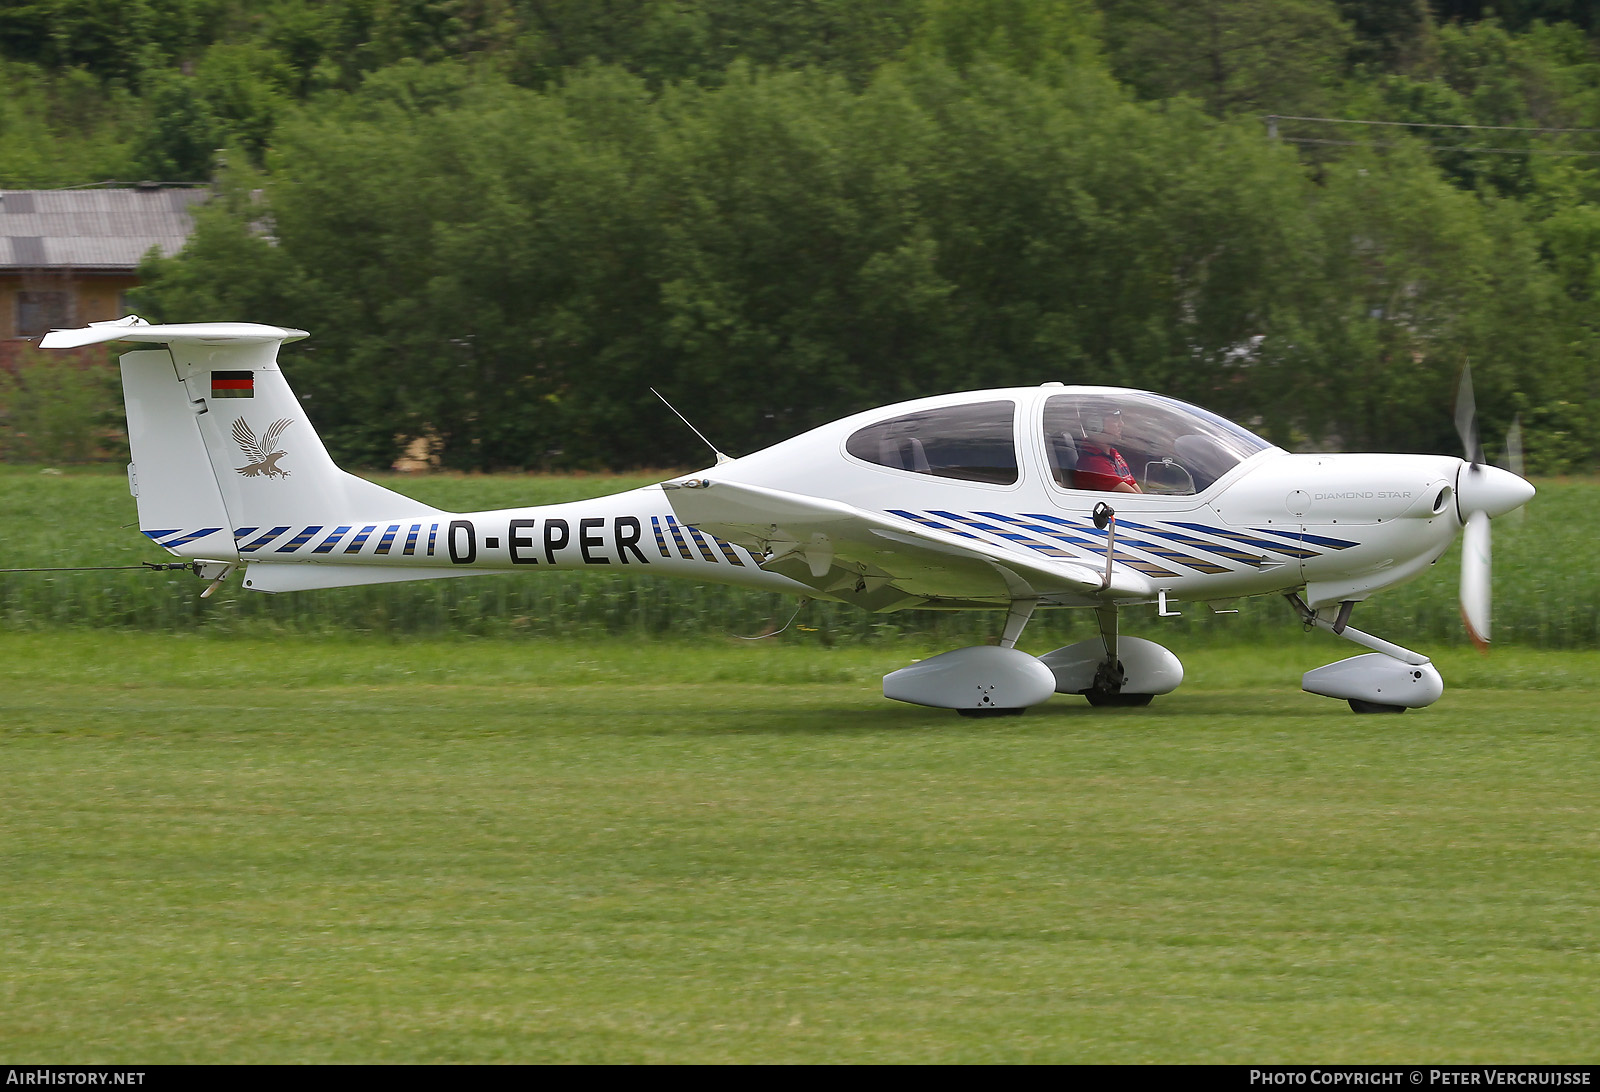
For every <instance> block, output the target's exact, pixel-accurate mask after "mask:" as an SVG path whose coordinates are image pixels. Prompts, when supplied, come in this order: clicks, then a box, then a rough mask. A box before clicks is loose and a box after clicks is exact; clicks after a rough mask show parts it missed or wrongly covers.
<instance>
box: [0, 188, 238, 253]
mask: <svg viewBox="0 0 1600 1092" xmlns="http://www.w3.org/2000/svg"><path fill="white" fill-rule="evenodd" d="M210 196H211V191H210V190H209V189H206V188H204V187H194V188H182V189H179V188H172V189H167V188H161V187H140V188H129V189H92V190H0V272H3V271H7V270H22V269H31V270H41V269H58V270H66V269H73V270H79V271H82V272H91V273H95V272H99V273H110V272H132V271H133V270H134V269H136V268H137V267H138V265H139V261H140V259H142V258H143V257H144V256H145V254H146V253H147V252H148V251H149V250H150V248H151V247H156V248H157V249H159V250H160V252H161V254H162V256H163V257H167V256H170V255H172V254H174V253H176V252H177V251H178V250H179V249H180V248H181V247H182V246H183V244H184V242H185V241H186V240H187V239H188V238H189V233H190V232H192V231H193V230H194V208H195V206H197V205H200V204H203V203H204V202H205V201H206V200H207V199H208V198H210Z"/></svg>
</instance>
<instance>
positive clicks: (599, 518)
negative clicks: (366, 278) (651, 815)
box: [41, 317, 792, 591]
mask: <svg viewBox="0 0 1600 1092" xmlns="http://www.w3.org/2000/svg"><path fill="white" fill-rule="evenodd" d="M306 336H307V335H306V334H305V332H304V331H301V330H291V329H284V328H281V327H276V326H263V325H258V324H255V323H243V322H214V323H193V324H172V325H151V324H149V323H146V322H144V321H142V320H140V319H137V318H133V317H129V318H125V319H120V320H117V321H115V322H101V323H93V324H91V325H90V326H88V327H86V328H84V329H80V330H56V331H53V332H51V333H49V334H47V335H45V337H44V340H43V341H42V342H41V344H42V346H43V347H44V348H47V349H66V348H76V347H79V346H84V345H93V344H97V343H103V342H113V341H129V342H135V343H144V344H148V345H150V346H152V348H149V349H141V350H137V351H134V352H128V353H124V354H123V356H122V359H121V367H122V387H123V393H124V396H125V399H126V403H127V415H128V442H129V446H130V449H131V452H132V456H133V461H132V462H131V463H130V464H129V466H128V481H129V488H130V490H131V491H132V492H133V495H134V496H135V498H136V499H137V501H138V509H139V529H140V531H141V532H143V533H144V534H145V535H146V536H147V537H148V538H150V539H151V541H153V542H155V543H156V544H157V545H159V546H161V547H163V548H164V549H166V550H167V551H168V552H170V553H172V554H174V555H176V556H178V557H182V558H186V559H191V560H194V561H198V562H201V563H202V568H201V571H202V572H204V573H205V574H206V575H213V576H214V575H218V574H225V573H227V572H229V571H231V570H232V569H234V568H237V567H238V566H240V565H246V566H248V567H247V569H246V573H245V578H244V583H245V586H246V587H249V588H252V589H254V590H257V591H298V590H303V589H308V588H331V587H344V586H349V585H356V584H373V583H388V582H393V581H401V580H421V579H431V578H437V577H448V576H466V575H470V574H473V573H484V572H494V571H507V570H518V571H529V570H536V569H538V568H544V569H564V568H602V567H609V568H610V569H612V570H613V571H617V570H622V569H624V567H638V568H637V569H636V570H635V571H654V572H656V573H658V574H660V575H674V576H692V577H695V578H698V579H702V580H712V581H717V582H720V583H734V584H745V585H751V586H758V587H766V588H772V589H773V590H786V591H787V590H792V589H791V588H790V587H789V586H788V585H789V584H790V582H789V581H787V580H785V579H784V578H782V577H778V576H776V575H774V574H769V573H766V572H763V571H762V570H761V569H760V568H759V567H758V566H757V562H756V559H755V558H753V557H752V556H751V555H750V554H749V553H748V552H747V551H745V550H743V549H742V548H740V547H736V546H733V545H731V544H729V543H727V542H724V541H722V540H721V539H717V538H715V537H714V536H711V535H708V534H705V533H703V532H700V531H696V530H695V529H693V528H691V527H688V526H687V525H685V524H682V523H680V522H679V521H678V520H677V518H676V517H675V516H674V514H673V510H672V507H671V506H670V505H669V504H668V503H667V501H666V498H665V496H664V494H663V493H662V492H661V489H660V487H659V486H649V487H646V488H644V489H637V490H633V491H630V492H627V493H620V494H616V495H614V496H609V497H600V498H596V499H595V500H590V501H578V502H573V503H569V504H556V505H544V506H539V507H531V508H517V509H506V510H503V511H498V512H476V513H452V512H445V511H441V510H439V509H437V508H431V507H429V506H427V505H425V504H422V503H420V502H418V501H415V500H412V499H411V498H409V497H406V496H402V495H401V494H399V493H395V492H393V491H392V490H389V489H384V488H383V487H382V486H378V485H374V484H373V483H372V482H369V481H366V480H365V479H362V478H358V477H356V476H355V475H353V474H348V473H346V472H345V471H343V470H341V469H339V467H338V466H336V465H335V464H334V462H333V459H332V458H331V457H330V456H329V455H328V452H327V449H326V448H325V447H324V446H323V444H322V440H321V438H320V437H319V436H318V435H317V433H316V430H315V429H313V428H312V427H311V423H310V422H309V421H308V420H307V418H306V414H305V411H304V410H303V409H302V408H301V406H300V402H299V400H298V399H297V398H296V397H295V395H294V392H293V391H292V390H291V389H290V388H289V384H288V382H287V381H286V380H285V379H284V376H283V373H282V372H281V371H280V370H279V368H278V347H279V346H280V345H282V344H284V343H285V342H291V341H298V340H300V339H301V338H303V337H306ZM780 585H782V586H781V587H780Z"/></svg>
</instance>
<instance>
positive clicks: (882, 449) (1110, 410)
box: [845, 387, 1272, 494]
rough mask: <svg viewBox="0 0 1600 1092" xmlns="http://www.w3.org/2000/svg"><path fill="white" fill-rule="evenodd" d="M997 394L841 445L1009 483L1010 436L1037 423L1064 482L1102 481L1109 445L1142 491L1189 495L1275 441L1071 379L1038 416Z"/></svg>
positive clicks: (1013, 452)
mask: <svg viewBox="0 0 1600 1092" xmlns="http://www.w3.org/2000/svg"><path fill="white" fill-rule="evenodd" d="M998 393H1000V392H993V393H991V394H990V395H989V396H988V397H985V398H979V399H976V400H974V401H971V402H964V403H958V404H953V405H945V406H939V407H934V408H928V409H919V410H915V411H912V412H909V413H901V414H898V415H896V416H893V417H888V418H885V419H883V420H881V421H877V422H874V423H873V424H870V425H867V426H865V427H863V428H859V429H857V430H856V431H855V432H853V433H851V435H850V436H849V438H848V439H847V440H846V441H845V450H846V451H847V452H849V454H851V455H853V456H855V457H856V458H858V459H861V460H862V461H864V462H868V463H873V464H875V465H878V466H885V467H889V468H891V469H895V470H904V471H908V472H910V473H914V474H926V475H929V476H931V477H936V478H949V479H954V480H957V481H971V482H982V483H985V484H989V485H1013V484H1015V483H1016V482H1017V481H1018V479H1019V477H1020V461H1019V453H1018V446H1017V437H1018V436H1021V435H1025V434H1026V432H1027V430H1028V428H1029V427H1038V428H1040V430H1041V433H1042V437H1041V438H1042V441H1043V450H1044V453H1045V461H1046V466H1045V467H1044V470H1045V471H1046V476H1047V477H1048V478H1049V479H1050V480H1052V481H1053V482H1054V483H1055V485H1056V486H1057V487H1059V488H1061V489H1073V490H1078V489H1082V490H1091V491H1092V490H1099V489H1104V488H1108V486H1106V485H1105V484H1104V475H1096V474H1091V473H1089V472H1088V469H1087V467H1088V466H1090V465H1091V464H1093V465H1096V466H1100V465H1103V464H1104V463H1105V462H1106V456H1107V453H1108V452H1109V453H1112V461H1113V462H1114V461H1115V459H1116V457H1120V459H1121V461H1122V464H1124V465H1125V467H1126V471H1127V474H1128V476H1129V477H1131V478H1132V479H1133V480H1134V481H1135V482H1136V483H1137V485H1138V488H1139V489H1140V490H1141V491H1143V492H1152V493H1167V494H1191V493H1199V492H1203V491H1204V490H1206V489H1208V488H1209V487H1210V486H1211V485H1212V484H1214V483H1215V482H1216V481H1217V480H1218V479H1220V478H1221V477H1222V476H1223V475H1225V474H1227V473H1228V471H1230V470H1232V469H1233V468H1234V467H1235V466H1237V465H1239V463H1241V462H1243V461H1244V460H1246V459H1248V458H1250V456H1252V455H1254V454H1255V453H1257V452H1258V451H1265V450H1268V449H1269V448H1271V447H1272V445H1271V444H1269V443H1268V442H1267V441H1266V440H1263V439H1262V438H1261V437H1259V436H1257V435H1255V434H1254V433H1252V432H1250V431H1249V430H1248V429H1245V428H1241V427H1240V426H1239V425H1236V424H1234V423H1233V422H1232V421H1229V420H1227V419H1226V418H1223V417H1219V416H1217V415H1216V414H1214V413H1211V412H1210V411H1208V410H1203V409H1201V408H1199V407H1198V406H1192V405H1189V404H1188V403H1186V402H1180V401H1178V400H1177V399H1175V398H1168V397H1166V396H1164V395H1159V394H1149V393H1146V392H1143V391H1129V390H1119V389H1111V388H1092V387H1091V388H1084V389H1081V390H1072V389H1070V388H1069V389H1068V390H1066V391H1064V392H1063V393H1060V394H1055V395H1051V396H1050V397H1048V398H1046V399H1045V400H1044V406H1043V412H1042V415H1041V416H1040V417H1039V418H1036V420H1039V421H1040V424H1039V425H1037V426H1030V425H1029V423H1028V422H1026V421H1024V422H1022V423H1021V424H1022V427H1018V425H1019V423H1018V421H1017V414H1018V411H1019V408H1020V409H1022V411H1023V412H1024V413H1026V412H1027V411H1028V410H1029V409H1032V410H1034V412H1038V410H1037V406H1038V403H1037V402H1036V401H1032V400H1028V399H1019V398H1001V397H995V395H996V394H998ZM1004 393H1007V394H1011V393H1018V394H1020V393H1021V392H1010V391H1008V392H1004ZM1080 465H1081V466H1083V467H1084V468H1085V469H1083V470H1080V469H1079V468H1080Z"/></svg>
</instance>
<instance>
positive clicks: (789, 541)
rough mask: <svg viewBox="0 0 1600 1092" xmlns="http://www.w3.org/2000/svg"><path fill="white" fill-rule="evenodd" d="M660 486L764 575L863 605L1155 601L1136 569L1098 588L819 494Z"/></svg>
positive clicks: (1089, 573) (1089, 578)
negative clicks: (756, 561) (751, 558)
mask: <svg viewBox="0 0 1600 1092" xmlns="http://www.w3.org/2000/svg"><path fill="white" fill-rule="evenodd" d="M661 488H662V489H663V490H664V491H666V496H667V499H668V501H669V502H670V503H671V504H672V508H673V511H674V512H675V513H676V514H677V516H678V518H679V519H680V520H682V521H683V522H684V523H687V524H689V525H691V526H693V527H695V528H697V529H699V530H702V531H709V532H711V533H712V534H715V535H718V536H720V537H722V538H725V539H727V540H728V541H730V542H736V543H738V544H739V545H741V546H743V547H745V548H746V549H748V550H750V551H751V552H752V553H754V554H756V555H757V556H758V557H760V556H763V555H765V560H764V561H763V562H762V564H761V567H762V568H763V569H765V570H767V571H769V572H776V573H779V574H781V575H783V576H787V577H790V578H792V579H794V580H797V581H799V582H800V583H802V584H805V585H806V586H807V587H810V588H813V589H815V590H816V591H817V593H818V594H819V595H821V596H823V597H826V598H829V599H837V600H840V601H842V602H847V603H853V604H855V605H857V606H861V607H864V608H866V609H867V610H872V611H889V610H900V609H903V608H906V607H917V606H923V607H983V606H1003V605H1005V604H1007V603H1009V602H1011V601H1012V600H1014V599H1050V600H1052V601H1055V602H1059V603H1063V604H1069V605H1085V606H1087V605H1094V604H1104V603H1106V602H1108V601H1115V600H1128V599H1135V600H1143V599H1153V598H1154V597H1155V591H1154V587H1153V585H1151V583H1150V581H1149V580H1148V579H1147V578H1146V577H1145V576H1144V575H1143V574H1141V573H1135V572H1132V571H1130V570H1128V569H1126V568H1125V567H1122V566H1114V567H1113V569H1112V574H1111V583H1110V585H1109V586H1105V587H1102V581H1103V579H1104V577H1105V569H1104V567H1103V566H1101V565H1092V564H1088V563H1085V562H1080V561H1068V560H1060V559H1055V558H1046V557H1038V556H1034V557H1029V556H1024V555H1023V554H1021V553H1015V552H1012V551H1010V550H1007V549H1005V548H1004V547H1002V546H998V545H993V544H990V543H987V542H981V541H978V540H976V539H966V538H961V537H959V536H957V535H953V534H949V533H946V532H943V531H937V530H933V529H931V528H927V527H923V526H921V525H919V524H916V523H912V522H911V521H909V520H903V519H899V518H897V517H894V516H889V515H884V514H883V513H879V512H869V511H867V510H865V509H861V508H856V507H854V506H852V505H848V504H843V503H840V502H839V501H832V500H827V499H824V498H821V497H808V496H804V495H802V494H799V493H787V492H784V491H782V490H777V489H768V488H765V487H762V486H754V485H742V484H738V483H734V482H718V481H711V480H708V479H703V478H699V479H689V480H687V481H678V482H667V483H665V484H663V485H662V487H661Z"/></svg>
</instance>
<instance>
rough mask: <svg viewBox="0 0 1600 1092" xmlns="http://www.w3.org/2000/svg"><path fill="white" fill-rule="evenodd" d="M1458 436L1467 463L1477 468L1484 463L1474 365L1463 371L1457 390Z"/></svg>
mask: <svg viewBox="0 0 1600 1092" xmlns="http://www.w3.org/2000/svg"><path fill="white" fill-rule="evenodd" d="M1456 434H1457V435H1458V436H1460V437H1461V447H1462V449H1463V450H1464V451H1466V453H1467V462H1469V463H1471V464H1472V465H1473V466H1477V465H1478V464H1479V463H1481V462H1483V449H1482V448H1481V447H1479V445H1478V400H1477V399H1476V398H1475V397H1473V394H1472V365H1471V364H1467V365H1464V366H1463V367H1462V369H1461V386H1460V387H1458V388H1457V389H1456Z"/></svg>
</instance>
